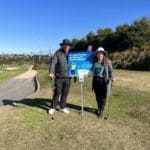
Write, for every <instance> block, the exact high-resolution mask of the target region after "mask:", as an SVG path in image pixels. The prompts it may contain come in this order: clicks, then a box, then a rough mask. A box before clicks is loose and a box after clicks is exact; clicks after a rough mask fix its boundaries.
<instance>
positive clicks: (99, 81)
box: [49, 39, 113, 116]
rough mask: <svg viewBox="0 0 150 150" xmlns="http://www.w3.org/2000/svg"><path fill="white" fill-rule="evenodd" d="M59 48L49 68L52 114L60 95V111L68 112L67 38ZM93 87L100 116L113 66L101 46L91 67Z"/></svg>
mask: <svg viewBox="0 0 150 150" xmlns="http://www.w3.org/2000/svg"><path fill="white" fill-rule="evenodd" d="M60 45H61V49H60V50H58V51H56V52H55V54H54V56H53V58H52V63H51V66H50V70H49V77H50V78H51V79H54V94H53V99H52V103H51V108H50V109H49V114H54V113H55V111H56V106H57V104H58V100H59V97H60V111H62V112H64V113H69V110H68V109H67V108H66V100H67V96H68V93H69V89H70V80H71V78H70V77H69V74H68V52H69V50H70V48H71V46H72V44H71V42H70V41H69V40H68V39H64V40H63V42H62V43H60ZM93 73H94V74H93V83H92V86H93V89H94V92H95V96H96V101H97V105H98V110H97V115H98V116H102V114H103V111H104V107H105V104H106V97H107V93H108V85H110V83H111V81H112V80H113V67H112V63H111V61H110V60H109V59H108V58H107V52H106V51H105V50H104V49H103V48H102V47H101V48H98V49H97V51H96V62H95V63H94V67H93Z"/></svg>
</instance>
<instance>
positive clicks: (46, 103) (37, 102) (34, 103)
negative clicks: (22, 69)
mask: <svg viewBox="0 0 150 150" xmlns="http://www.w3.org/2000/svg"><path fill="white" fill-rule="evenodd" d="M51 102H52V100H51V99H44V98H42V99H41V98H35V99H23V100H21V101H15V100H7V99H5V100H3V101H2V103H3V105H5V106H6V105H11V106H18V105H17V104H24V105H27V106H31V107H37V108H40V109H44V110H46V111H47V112H48V110H49V108H50V105H51ZM58 105H60V102H59V103H58ZM67 107H68V108H70V109H74V110H77V111H80V110H81V106H79V105H75V104H71V103H67ZM57 110H58V109H57ZM84 111H86V112H89V113H94V114H95V112H96V109H95V108H89V107H84Z"/></svg>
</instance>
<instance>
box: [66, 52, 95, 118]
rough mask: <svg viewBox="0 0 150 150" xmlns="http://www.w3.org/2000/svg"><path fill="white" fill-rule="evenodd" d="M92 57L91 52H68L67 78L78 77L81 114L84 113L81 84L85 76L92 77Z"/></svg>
mask: <svg viewBox="0 0 150 150" xmlns="http://www.w3.org/2000/svg"><path fill="white" fill-rule="evenodd" d="M93 62H94V55H93V52H91V51H88V52H87V51H85V52H69V55H68V64H69V65H68V66H69V69H68V70H69V76H70V77H78V78H79V82H80V88H81V93H80V94H81V114H82V116H83V111H84V106H83V105H84V98H83V83H84V77H85V76H92V73H93V72H92V70H93Z"/></svg>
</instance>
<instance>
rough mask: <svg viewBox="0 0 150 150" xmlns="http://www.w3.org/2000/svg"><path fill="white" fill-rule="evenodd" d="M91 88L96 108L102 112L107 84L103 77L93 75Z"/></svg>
mask: <svg viewBox="0 0 150 150" xmlns="http://www.w3.org/2000/svg"><path fill="white" fill-rule="evenodd" d="M93 89H94V92H95V95H96V101H97V105H98V109H99V110H100V111H101V112H103V111H104V108H105V105H106V93H107V84H106V82H105V81H104V78H100V77H94V81H93Z"/></svg>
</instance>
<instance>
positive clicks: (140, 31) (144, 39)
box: [72, 16, 150, 70]
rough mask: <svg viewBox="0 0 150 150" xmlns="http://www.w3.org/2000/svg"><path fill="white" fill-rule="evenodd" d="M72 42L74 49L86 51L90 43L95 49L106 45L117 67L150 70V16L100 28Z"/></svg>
mask: <svg viewBox="0 0 150 150" xmlns="http://www.w3.org/2000/svg"><path fill="white" fill-rule="evenodd" d="M72 44H73V46H72V51H84V50H86V49H87V48H88V46H89V45H91V46H92V50H93V51H95V50H96V49H97V48H98V47H99V46H102V47H104V48H105V49H106V50H107V51H108V52H109V53H110V57H111V58H112V59H113V61H114V66H115V67H116V68H122V69H134V70H150V18H148V17H145V16H144V17H141V18H140V19H137V20H134V21H133V22H132V23H131V24H123V25H119V26H117V27H116V28H115V30H112V29H111V28H99V29H98V30H97V31H96V32H89V33H88V34H87V35H86V36H85V37H83V38H81V39H77V38H74V39H72ZM131 55H132V56H131ZM128 57H130V59H129V58H128Z"/></svg>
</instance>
